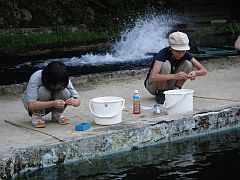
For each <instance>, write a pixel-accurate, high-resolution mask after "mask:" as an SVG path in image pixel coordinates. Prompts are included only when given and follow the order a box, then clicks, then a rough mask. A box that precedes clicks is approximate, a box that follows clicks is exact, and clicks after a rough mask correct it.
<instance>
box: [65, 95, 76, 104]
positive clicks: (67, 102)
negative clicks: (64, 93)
mask: <svg viewBox="0 0 240 180" xmlns="http://www.w3.org/2000/svg"><path fill="white" fill-rule="evenodd" d="M75 102H76V99H74V98H73V97H71V98H69V99H67V100H66V104H67V105H69V106H74V105H75Z"/></svg>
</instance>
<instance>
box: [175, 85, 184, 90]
mask: <svg viewBox="0 0 240 180" xmlns="http://www.w3.org/2000/svg"><path fill="white" fill-rule="evenodd" d="M177 89H182V87H181V86H177V85H174V87H173V90H177Z"/></svg>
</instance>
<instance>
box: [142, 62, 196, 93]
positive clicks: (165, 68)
mask: <svg viewBox="0 0 240 180" xmlns="http://www.w3.org/2000/svg"><path fill="white" fill-rule="evenodd" d="M192 70H193V65H192V63H191V61H188V60H184V61H183V62H182V63H181V64H180V65H179V66H178V68H177V69H176V71H175V73H178V72H180V71H183V72H185V73H187V74H189V73H190V72H191V71H192ZM151 74H152V72H151V73H150V76H149V77H148V79H147V81H146V86H145V87H146V89H147V90H148V91H149V93H150V94H152V95H155V94H156V91H157V84H156V83H155V82H154V81H152V80H151ZM159 74H166V75H167V74H171V63H170V61H168V60H166V62H163V65H162V68H161V71H160V72H159ZM175 83H176V80H170V81H167V87H166V90H170V89H173V88H174V85H175Z"/></svg>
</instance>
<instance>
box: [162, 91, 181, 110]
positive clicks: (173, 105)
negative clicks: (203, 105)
mask: <svg viewBox="0 0 240 180" xmlns="http://www.w3.org/2000/svg"><path fill="white" fill-rule="evenodd" d="M184 96H185V94H182V96H181V98H180V99H179V100H178V101H177V102H176V103H175V104H172V105H170V106H168V107H167V106H166V100H165V101H164V103H163V107H165V108H166V109H172V108H174V107H176V106H177V105H178V104H179V103H180V102H181V101H182V100H183V98H184Z"/></svg>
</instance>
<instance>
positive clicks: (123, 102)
mask: <svg viewBox="0 0 240 180" xmlns="http://www.w3.org/2000/svg"><path fill="white" fill-rule="evenodd" d="M121 101H122V107H121V109H120V110H119V112H117V113H116V114H114V115H111V116H99V115H97V114H96V113H94V112H93V111H92V106H91V104H92V100H90V101H89V104H88V105H89V110H90V111H91V113H92V114H93V115H94V116H96V117H98V118H111V117H114V116H116V115H118V114H119V113H120V112H121V111H122V110H123V108H125V105H124V104H125V99H122V100H121Z"/></svg>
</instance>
